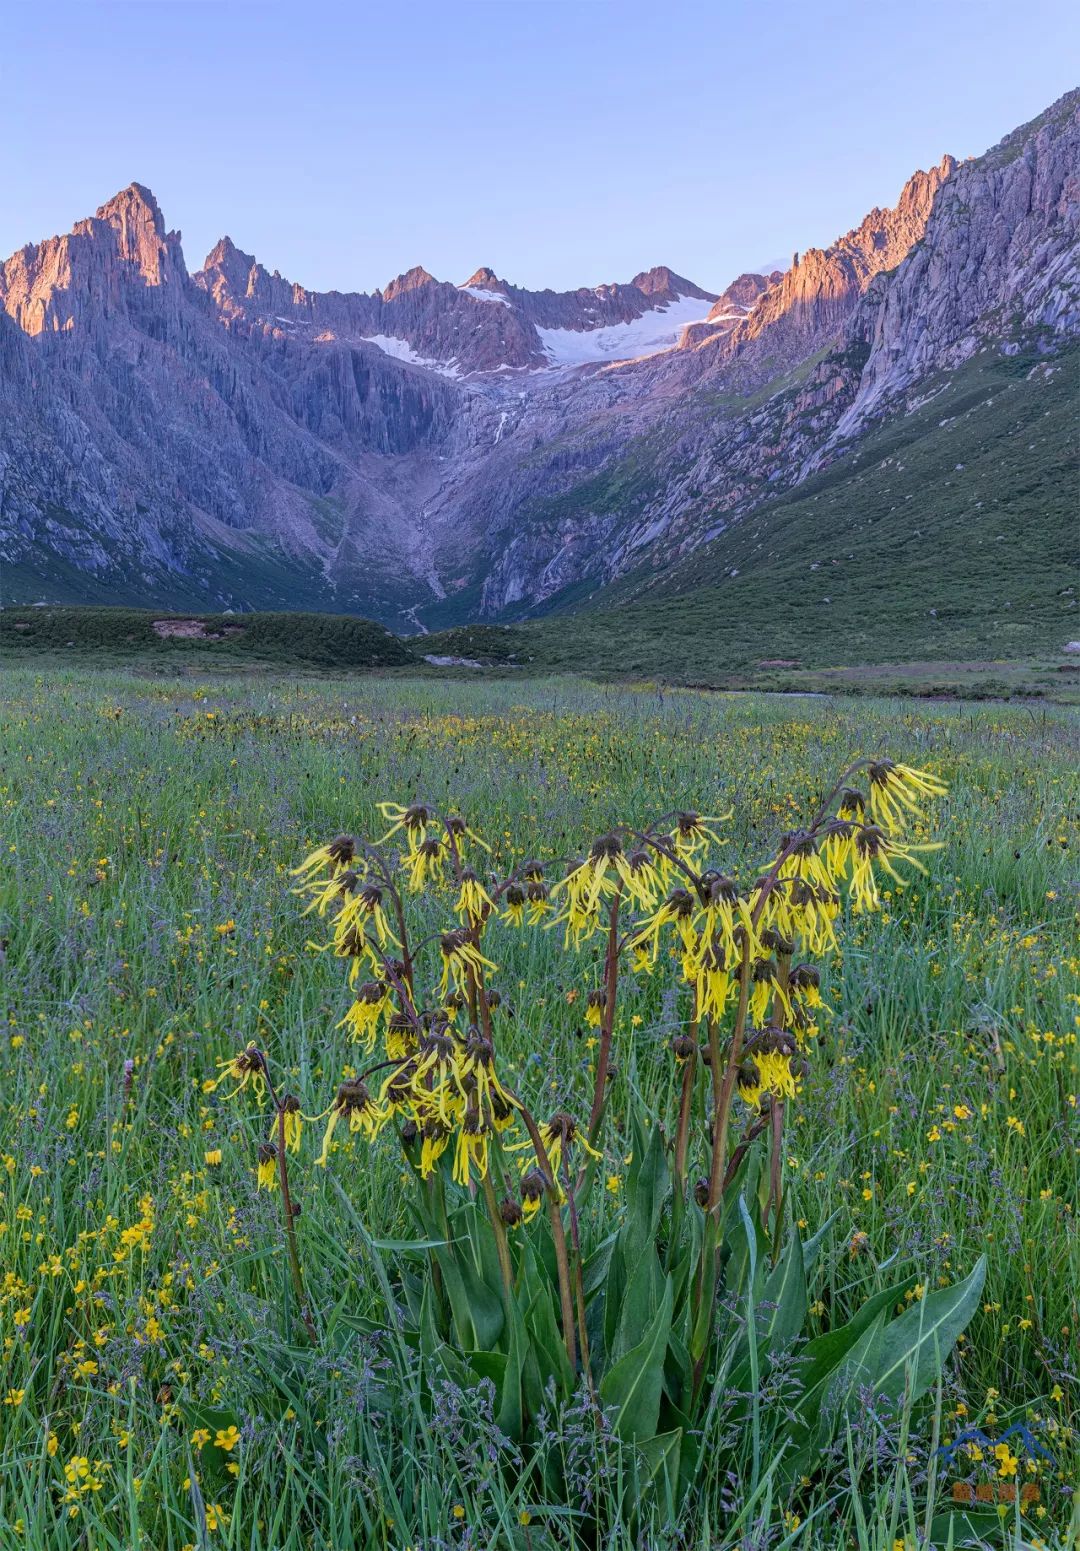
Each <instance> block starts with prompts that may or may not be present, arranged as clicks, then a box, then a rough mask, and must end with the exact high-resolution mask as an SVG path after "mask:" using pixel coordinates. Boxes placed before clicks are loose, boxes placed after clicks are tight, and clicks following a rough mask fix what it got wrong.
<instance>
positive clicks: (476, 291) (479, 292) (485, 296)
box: [458, 285, 512, 307]
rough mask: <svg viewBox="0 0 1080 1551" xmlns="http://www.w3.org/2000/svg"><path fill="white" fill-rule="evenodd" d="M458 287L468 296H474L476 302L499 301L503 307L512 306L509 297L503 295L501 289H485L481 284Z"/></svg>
mask: <svg viewBox="0 0 1080 1551" xmlns="http://www.w3.org/2000/svg"><path fill="white" fill-rule="evenodd" d="M458 289H459V290H461V291H467V292H468V294H469V295H470V296H475V297H476V300H477V301H478V302H500V303H501V304H502V306H504V307H510V306H512V303H511V301H510V298H509V297H508V296H504V295H503V294H502V292H501V291H485V290H484V287H483V286H482V285H463V286H459V287H458Z"/></svg>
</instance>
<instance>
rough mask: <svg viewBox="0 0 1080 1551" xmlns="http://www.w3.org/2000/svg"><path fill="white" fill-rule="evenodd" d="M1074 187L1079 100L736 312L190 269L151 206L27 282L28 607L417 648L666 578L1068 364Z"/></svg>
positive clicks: (494, 286)
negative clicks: (276, 624) (869, 436)
mask: <svg viewBox="0 0 1080 1551" xmlns="http://www.w3.org/2000/svg"><path fill="white" fill-rule="evenodd" d="M1078 164H1080V94H1078V93H1071V94H1068V95H1067V96H1066V97H1065V98H1063V99H1061V100H1060V102H1059V103H1057V104H1055V105H1053V106H1052V107H1051V108H1050V109H1048V110H1047V112H1046V113H1045V114H1043V115H1041V116H1040V118H1039V119H1037V120H1035V121H1033V123H1032V124H1031V125H1028V126H1023V127H1022V128H1021V129H1019V130H1017V131H1014V132H1013V134H1012V135H1010V136H1007V137H1006V138H1005V139H1004V140H1003V141H1002V142H1001V143H1000V145H999V146H998V147H995V148H993V149H992V150H991V151H990V152H988V153H986V155H985V156H984V157H981V158H973V159H970V160H969V161H967V162H964V163H960V164H957V163H956V162H955V161H954V160H953V159H952V158H951V157H945V158H943V159H942V161H941V162H940V163H938V164H937V165H936V166H935V167H933V168H931V169H929V170H928V171H925V172H918V173H916V174H914V175H913V176H912V178H911V179H909V180H908V182H907V183H906V184H905V186H904V189H903V190H902V191H901V194H900V196H899V198H898V200H897V202H896V203H895V204H894V205H893V206H891V207H888V208H884V209H875V210H873V211H871V212H869V213H868V214H867V216H865V217H864V218H863V220H862V221H861V222H860V223H858V224H857V225H855V226H853V227H852V228H851V230H850V231H849V232H848V233H846V234H845V235H843V236H842V237H840V238H838V239H837V241H836V243H834V244H832V245H831V246H830V247H829V248H827V249H810V250H807V252H805V253H803V254H801V255H796V259H795V262H794V263H793V264H792V265H791V266H789V268H788V269H787V270H786V271H784V272H783V273H781V272H779V271H772V272H770V273H769V274H767V275H765V274H746V275H741V276H738V277H736V278H735V279H734V280H733V281H732V282H730V284H728V285H727V286H726V287H725V288H724V289H723V290H722V291H720V292H711V291H708V290H705V289H704V288H703V287H701V286H699V285H697V284H696V283H695V282H692V281H689V280H687V279H686V277H684V276H680V275H678V274H676V273H675V272H674V271H672V270H671V269H669V268H668V267H666V266H664V265H657V266H654V267H653V268H651V269H648V270H642V271H639V273H638V274H637V275H635V276H634V278H633V280H632V281H630V282H626V283H612V284H609V285H603V286H597V287H593V288H587V287H582V288H579V289H577V290H576V291H569V292H555V291H538V292H537V291H527V290H525V289H523V288H520V287H517V286H514V285H512V284H511V283H509V282H508V281H506V280H504V279H502V278H500V277H499V276H498V275H497V274H496V272H495V271H494V270H492V269H491V268H489V267H486V266H481V267H480V268H479V269H477V270H476V271H475V272H474V273H473V275H472V276H471V277H470V279H468V280H466V281H465V282H463V283H462V284H460V285H459V284H454V283H453V282H450V281H444V280H439V279H436V278H435V277H434V276H432V275H431V274H430V273H429V272H428V271H427V270H425V269H423V268H422V267H420V266H416V267H415V268H414V269H412V270H409V271H406V272H405V273H404V274H402V275H400V276H397V277H395V279H394V280H392V281H390V282H388V284H387V286H386V287H385V289H383V290H379V291H376V292H374V293H370V294H368V293H359V292H339V291H331V292H322V293H319V292H311V291H308V290H306V289H305V288H304V287H303V286H302V285H299V284H298V283H295V282H292V281H289V280H287V279H285V278H283V277H282V276H281V275H280V274H279V273H278V272H277V271H276V270H275V271H270V270H268V269H266V267H265V266H264V265H263V264H261V263H260V262H259V261H258V260H257V259H256V258H255V256H254V255H252V254H249V253H246V252H245V251H244V250H243V249H241V248H239V247H238V246H237V245H236V243H235V242H233V240H232V239H231V238H229V237H224V238H222V239H220V240H219V242H218V243H217V244H215V246H214V247H213V248H212V249H211V252H210V253H209V254H208V255H207V259H206V261H205V263H204V265H203V266H202V268H201V269H199V270H196V271H195V272H194V273H189V272H188V269H187V266H186V262H185V259H184V254H183V249H182V243H181V236H180V233H179V232H175V231H170V230H169V229H168V228H167V225H166V222H165V218H164V216H163V214H162V212H161V210H160V208H159V206H158V205H157V201H156V200H155V199H154V197H153V195H152V193H151V192H150V190H149V188H148V187H147V186H146V185H144V184H139V183H133V184H131V185H129V186H128V187H127V188H126V189H124V190H121V191H120V192H119V193H118V194H117V195H115V196H114V197H113V198H112V199H111V200H109V201H107V202H106V203H105V204H104V205H102V206H100V207H99V208H98V211H97V213H96V215H94V216H92V217H89V218H87V219H86V220H83V221H79V222H77V223H76V224H75V225H74V226H73V228H72V230H71V232H69V233H67V234H64V235H62V236H58V237H54V238H48V239H45V240H44V241H43V242H41V243H38V244H28V245H26V246H25V247H23V248H22V249H20V250H18V251H17V252H16V253H15V254H13V255H12V256H11V257H10V258H9V259H8V260H6V261H5V262H3V263H2V264H0V409H2V411H3V415H2V419H0V560H2V562H3V568H4V574H5V577H6V578H7V582H6V584H4V583H3V582H2V579H0V584H4V585H6V587H7V591H8V596H11V594H12V590H14V591H15V592H16V593H18V592H21V593H22V595H24V596H27V597H30V596H34V595H36V594H37V593H38V592H41V591H45V592H46V593H47V590H48V586H49V577H50V575H52V576H56V577H58V576H60V575H61V573H62V574H63V575H64V577H65V578H67V580H66V581H65V584H64V585H65V586H71V585H75V584H74V583H73V582H72V581H71V578H73V577H77V576H78V575H80V574H81V575H83V576H85V578H86V587H87V591H88V593H91V594H92V595H93V596H95V597H98V596H100V595H101V594H102V592H104V593H106V594H107V593H108V590H109V588H110V587H111V588H113V589H114V590H117V591H123V592H124V593H125V596H126V597H128V598H132V599H134V598H136V597H137V598H138V599H140V600H145V601H148V602H154V603H157V602H160V603H166V602H168V601H169V599H170V597H180V596H181V595H182V596H183V598H184V601H185V603H187V602H188V601H189V600H190V598H191V597H192V596H193V595H194V596H205V598H206V601H207V603H208V604H214V605H216V606H220V607H256V606H259V605H260V603H262V602H264V601H265V600H266V599H267V598H269V599H272V602H273V606H276V607H280V606H282V603H283V601H284V602H285V603H287V602H288V600H289V598H290V594H291V595H292V596H293V598H294V601H295V602H296V604H297V605H298V606H299V605H300V604H303V605H304V606H307V607H311V606H323V607H327V608H330V609H342V608H345V609H348V610H352V611H354V612H366V613H370V614H372V615H373V616H374V617H376V618H378V619H379V620H381V621H382V622H383V623H386V624H390V625H391V626H393V627H395V628H403V629H408V628H415V627H417V626H420V627H423V625H425V624H427V625H429V626H431V627H435V626H436V625H439V624H443V623H454V622H456V621H458V620H462V619H466V618H470V617H486V618H512V617H514V616H515V614H521V615H527V614H535V613H536V612H537V611H538V610H543V609H544V608H547V607H550V606H553V605H554V604H555V603H557V602H558V600H559V599H560V598H562V597H563V596H564V595H568V590H569V591H570V592H573V590H574V589H577V590H578V591H579V592H582V589H584V591H583V592H582V596H587V595H588V593H589V592H590V591H592V592H595V591H596V589H601V590H602V589H603V588H604V587H606V586H609V585H610V584H611V583H612V582H614V581H616V580H617V579H618V578H620V577H626V576H630V575H636V574H640V575H641V576H642V577H643V578H648V577H649V576H652V575H657V576H663V575H665V574H666V573H667V571H668V570H670V569H671V568H672V567H676V566H678V565H679V564H680V562H681V561H682V560H683V559H684V558H685V556H687V555H688V554H690V553H692V552H694V551H695V550H696V549H698V548H699V547H700V546H702V545H706V544H715V543H716V542H718V540H719V539H720V537H721V536H722V535H723V534H724V533H726V532H728V531H729V530H730V529H731V528H732V526H733V525H734V524H737V523H738V522H740V521H742V520H743V518H744V517H745V515H746V514H747V513H748V512H751V511H754V510H755V509H757V508H758V507H759V506H761V505H762V503H766V504H767V503H768V502H769V501H770V500H771V499H773V498H774V497H775V496H777V495H778V494H779V493H782V492H783V491H785V490H788V489H791V488H793V487H794V486H797V485H798V483H799V482H800V481H802V480H805V479H807V478H808V477H810V476H811V475H812V474H813V473H815V471H820V470H823V469H827V468H828V467H829V466H830V465H832V464H833V463H835V462H836V461H837V460H838V459H843V458H845V457H847V456H849V453H850V449H851V448H852V447H853V446H854V445H856V444H857V442H858V440H859V438H860V437H862V436H864V435H865V434H866V432H867V429H868V428H869V427H871V426H872V425H873V424H875V423H877V422H878V421H879V420H880V419H881V418H882V417H887V416H888V415H890V414H904V413H907V412H909V405H910V403H912V402H913V401H914V399H915V398H917V396H918V391H919V384H920V383H921V382H924V381H926V380H928V379H929V378H931V377H932V376H933V375H934V373H936V372H939V371H950V370H958V369H959V368H960V367H961V366H962V365H963V364H964V362H966V361H968V360H970V359H971V358H972V356H973V355H978V354H979V352H983V351H987V350H990V351H993V352H999V353H1000V352H1003V351H1012V350H1019V349H1021V348H1024V347H1026V345H1027V344H1030V343H1034V346H1035V348H1037V349H1038V350H1040V351H1042V352H1044V353H1046V354H1047V355H1052V354H1054V353H1055V351H1057V350H1059V349H1060V348H1061V347H1062V346H1063V344H1065V343H1067V342H1068V341H1069V340H1071V339H1072V338H1074V337H1075V336H1076V334H1077V333H1078V332H1080V302H1078V297H1080V269H1078V262H1077V256H1078V230H1080V214H1078V211H1080V196H1078V190H1077V174H1076V171H1075V169H1076V167H1077V165H1078Z"/></svg>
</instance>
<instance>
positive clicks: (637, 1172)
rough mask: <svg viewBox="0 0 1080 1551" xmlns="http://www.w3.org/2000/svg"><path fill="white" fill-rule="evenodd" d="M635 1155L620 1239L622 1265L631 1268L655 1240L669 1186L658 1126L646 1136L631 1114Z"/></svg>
mask: <svg viewBox="0 0 1080 1551" xmlns="http://www.w3.org/2000/svg"><path fill="white" fill-rule="evenodd" d="M633 1132H634V1157H633V1161H632V1162H631V1164H630V1167H629V1169H628V1170H627V1172H626V1192H625V1193H626V1217H625V1219H624V1222H623V1226H622V1230H621V1233H620V1238H621V1240H622V1247H623V1253H624V1255H625V1264H626V1266H627V1268H628V1269H632V1268H633V1266H634V1264H635V1262H636V1261H637V1257H638V1256H639V1255H640V1254H643V1253H644V1251H645V1248H646V1247H647V1246H649V1245H652V1244H654V1243H655V1241H656V1232H657V1229H658V1228H659V1226H660V1214H661V1213H662V1211H663V1209H664V1202H665V1201H666V1199H667V1195H668V1191H669V1189H670V1178H669V1175H668V1165H667V1153H666V1151H665V1149H664V1138H663V1137H662V1135H661V1134H660V1127H659V1126H658V1125H654V1126H653V1127H652V1129H651V1131H649V1132H648V1134H647V1135H646V1133H645V1131H644V1129H643V1128H642V1126H641V1125H640V1124H639V1123H638V1117H637V1115H636V1114H635V1116H634V1117H633Z"/></svg>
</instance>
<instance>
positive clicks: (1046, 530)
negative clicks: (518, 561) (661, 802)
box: [535, 350, 1080, 684]
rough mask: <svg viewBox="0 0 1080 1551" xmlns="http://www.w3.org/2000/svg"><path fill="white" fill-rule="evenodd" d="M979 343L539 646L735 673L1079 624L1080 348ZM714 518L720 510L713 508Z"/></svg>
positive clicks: (996, 642) (944, 652) (555, 622)
mask: <svg viewBox="0 0 1080 1551" xmlns="http://www.w3.org/2000/svg"><path fill="white" fill-rule="evenodd" d="M1078 362H1080V353H1078V352H1077V351H1076V350H1071V351H1069V352H1067V353H1066V354H1064V355H1062V356H1061V357H1059V358H1057V359H1056V360H1052V361H1046V362H1040V361H1039V360H1038V359H1037V358H1035V357H1032V356H1016V357H1006V358H1003V357H999V356H994V357H991V356H978V357H976V358H975V359H974V360H973V361H972V362H970V363H968V365H967V366H966V367H964V368H963V369H962V370H960V371H958V372H956V373H953V374H952V375H951V376H949V377H947V378H943V379H941V380H940V381H938V382H933V383H928V384H927V385H926V394H932V395H933V396H932V397H929V398H924V402H923V403H922V405H921V407H920V408H918V409H916V410H914V411H913V412H912V413H911V414H909V415H906V416H901V415H894V416H892V417H891V418H890V419H889V420H888V421H887V422H886V423H885V424H884V425H883V426H881V427H879V428H877V429H875V430H872V431H871V432H870V433H869V434H868V435H867V436H866V437H865V438H864V439H862V440H860V441H858V442H856V443H854V444H853V445H852V446H851V447H850V448H849V449H848V450H847V453H846V456H843V457H840V458H838V460H837V461H836V462H835V463H834V464H833V465H832V466H831V467H830V468H828V469H826V470H825V471H824V472H822V473H820V474H817V475H815V476H813V477H812V478H811V479H809V480H808V481H806V482H805V483H804V484H802V485H800V486H799V487H798V488H797V489H796V490H795V491H793V492H791V493H790V494H789V495H786V496H784V497H782V498H777V499H775V500H772V501H768V502H766V503H765V504H764V505H762V506H761V507H759V508H758V509H757V510H756V511H753V512H751V513H750V514H749V515H748V516H745V517H742V518H739V519H737V520H736V521H734V522H733V523H732V525H731V527H730V528H729V530H728V531H727V532H726V533H724V534H723V535H722V536H721V537H719V538H717V539H716V540H715V541H714V542H713V543H711V544H709V545H706V546H705V547H704V548H702V549H699V550H695V551H693V552H692V553H691V554H690V555H688V556H687V557H686V559H685V560H683V561H681V562H680V563H679V564H677V565H676V566H674V567H667V566H664V565H660V567H659V568H658V569H657V570H656V571H655V572H653V573H648V574H643V573H638V574H636V575H634V576H632V577H629V578H627V579H625V580H623V581H620V582H618V583H616V584H615V585H614V586H613V587H612V588H611V589H610V590H609V591H607V592H603V591H601V592H595V593H594V594H593V595H592V597H591V600H589V603H588V606H587V607H583V606H582V605H583V600H582V598H581V589H580V588H578V589H575V591H574V594H573V598H572V601H573V607H574V612H573V614H572V616H571V617H567V616H565V615H559V616H558V617H557V618H556V619H552V620H550V621H542V622H541V623H540V624H539V625H538V626H537V634H538V640H537V645H536V648H535V656H536V660H537V661H538V662H543V663H545V664H547V665H549V666H560V667H561V666H574V665H581V664H588V666H589V668H590V671H596V670H597V669H600V670H603V671H611V672H623V673H650V674H661V675H663V676H664V677H666V678H669V679H671V680H673V681H675V682H683V683H686V682H693V683H713V684H716V683H720V682H723V679H724V676H725V674H728V673H730V672H732V671H742V672H745V671H746V670H750V669H754V668H756V667H757V665H758V664H759V663H760V662H761V661H763V660H768V659H775V658H784V659H789V660H791V659H794V660H796V661H797V662H798V664H799V666H801V667H805V668H824V667H843V666H858V665H862V664H868V663H903V662H905V661H920V662H925V661H939V662H940V661H947V660H951V661H977V660H992V661H1001V660H1017V659H1031V658H1035V657H1041V656H1045V655H1047V654H1051V653H1055V652H1058V651H1060V648H1061V646H1062V645H1063V644H1064V642H1066V641H1068V640H1074V639H1076V637H1077V635H1078V634H1080V598H1078V587H1077V559H1078V554H1077V549H1078V546H1077V526H1076V476H1075V454H1074V440H1075V419H1076V392H1077V366H1078ZM700 520H701V521H706V520H707V514H702V516H701V518H700Z"/></svg>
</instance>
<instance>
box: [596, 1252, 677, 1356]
mask: <svg viewBox="0 0 1080 1551" xmlns="http://www.w3.org/2000/svg"><path fill="white" fill-rule="evenodd" d="M664 1287H665V1277H664V1273H663V1270H662V1269H661V1266H660V1262H659V1260H658V1259H657V1257H656V1251H655V1250H654V1249H653V1248H652V1245H651V1244H650V1245H648V1246H646V1248H645V1250H644V1252H643V1253H642V1254H641V1255H640V1256H639V1258H638V1261H637V1264H636V1266H634V1268H633V1270H632V1272H631V1275H630V1279H629V1281H628V1282H627V1284H626V1291H625V1293H624V1294H623V1297H622V1301H621V1304H620V1306H619V1321H618V1324H617V1326H616V1327H615V1338H614V1340H613V1341H612V1342H611V1344H610V1346H609V1348H608V1364H609V1366H612V1365H614V1364H615V1363H617V1362H618V1361H619V1359H620V1358H621V1357H625V1356H626V1354H627V1352H629V1351H632V1350H633V1348H634V1347H635V1346H638V1345H639V1344H640V1342H641V1340H642V1338H643V1337H644V1335H645V1331H646V1330H647V1329H648V1327H649V1324H650V1322H651V1320H652V1318H653V1316H654V1315H655V1313H656V1311H657V1309H658V1308H659V1306H660V1301H661V1299H662V1298H663V1296H664ZM673 1296H674V1294H673Z"/></svg>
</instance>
